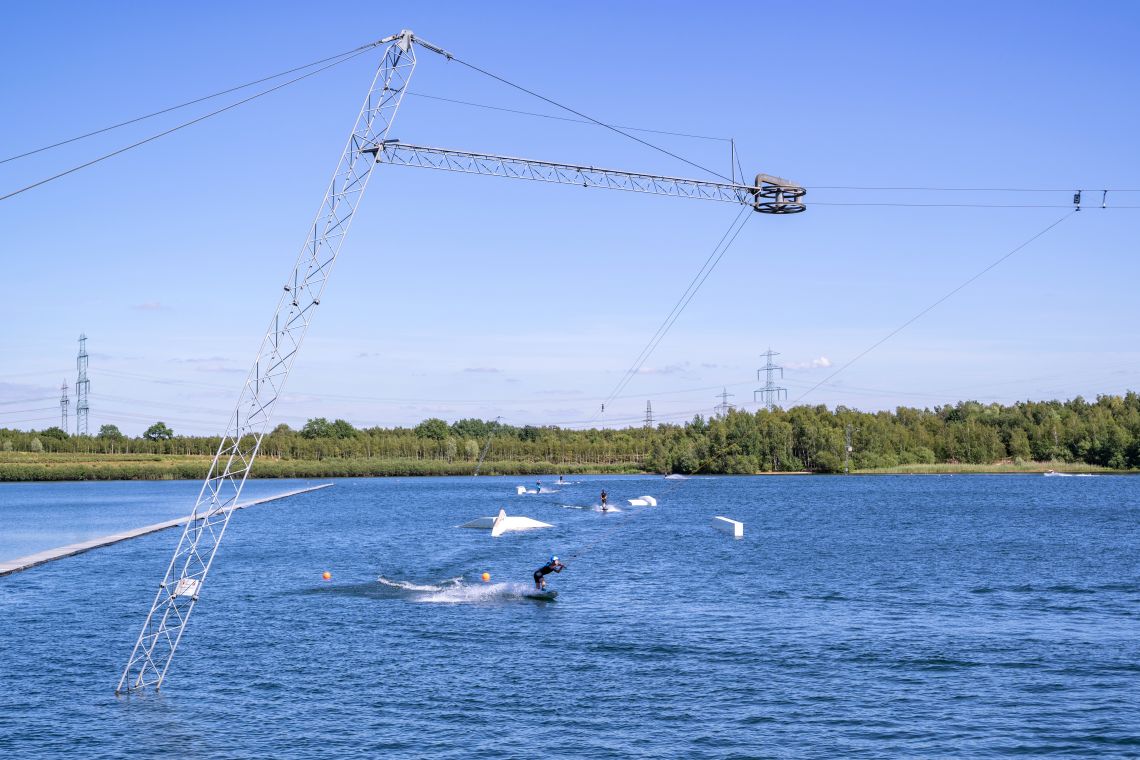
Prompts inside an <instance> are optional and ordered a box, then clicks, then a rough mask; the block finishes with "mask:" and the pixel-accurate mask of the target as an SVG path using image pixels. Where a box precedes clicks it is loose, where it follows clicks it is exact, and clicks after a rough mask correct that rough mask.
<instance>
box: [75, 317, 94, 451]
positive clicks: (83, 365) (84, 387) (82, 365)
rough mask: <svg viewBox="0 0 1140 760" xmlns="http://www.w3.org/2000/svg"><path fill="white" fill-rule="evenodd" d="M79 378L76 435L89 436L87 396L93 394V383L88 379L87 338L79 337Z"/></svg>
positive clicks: (76, 401) (77, 366)
mask: <svg viewBox="0 0 1140 760" xmlns="http://www.w3.org/2000/svg"><path fill="white" fill-rule="evenodd" d="M75 367H76V369H77V370H78V371H79V377H78V378H77V379H76V381H75V434H76V435H87V413H88V412H89V411H90V409H89V407H88V405H87V394H88V393H90V392H91V381H90V380H88V379H87V336H86V335H80V336H79V356H78V357H76V359H75Z"/></svg>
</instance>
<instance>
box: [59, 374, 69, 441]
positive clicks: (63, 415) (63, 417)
mask: <svg viewBox="0 0 1140 760" xmlns="http://www.w3.org/2000/svg"><path fill="white" fill-rule="evenodd" d="M70 405H71V399H69V398H68V397H67V380H64V381H63V382H62V383H61V384H60V386H59V420H60V421H59V429H60V430H62V431H63V432H65V433H66V432H67V407H68V406H70Z"/></svg>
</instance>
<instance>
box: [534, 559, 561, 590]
mask: <svg viewBox="0 0 1140 760" xmlns="http://www.w3.org/2000/svg"><path fill="white" fill-rule="evenodd" d="M564 567H566V565H563V564H562V563H561V562H559V561H558V557H554V556H552V557H551V558H550V561H549V562H547V563H546V564H545V565H543V566H542V567H540V568H538V569H537V570H535V571H534V588H535V590H537V591H542V590H543V589H544V588H546V576H547V575H549V574H550V573H560V572H562V569H563V568H564Z"/></svg>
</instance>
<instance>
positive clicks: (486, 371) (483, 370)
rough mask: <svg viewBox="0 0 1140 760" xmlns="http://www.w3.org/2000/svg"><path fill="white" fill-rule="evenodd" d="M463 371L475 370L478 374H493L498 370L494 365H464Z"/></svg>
mask: <svg viewBox="0 0 1140 760" xmlns="http://www.w3.org/2000/svg"><path fill="white" fill-rule="evenodd" d="M463 371H464V372H476V373H479V374H487V375H493V374H496V373H498V372H499V370H498V369H496V368H495V367H465V368H464V369H463Z"/></svg>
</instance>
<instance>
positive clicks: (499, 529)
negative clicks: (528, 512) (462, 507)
mask: <svg viewBox="0 0 1140 760" xmlns="http://www.w3.org/2000/svg"><path fill="white" fill-rule="evenodd" d="M459 527H460V528H475V529H478V530H487V529H488V528H490V529H491V535H492V536H496V537H497V536H501V535H503V534H504V533H510V532H512V531H517V530H534V529H535V528H553V527H554V526H553V525H551V524H550V523H544V522H539V521H538V520H532V519H531V518H529V517H523V516H521V515H508V514H507V510H505V509H500V510H499V514H498V515H496V516H495V517H476V518H475V519H474V520H472V521H471V522H465V523H463V524H462V525H460V526H459Z"/></svg>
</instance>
